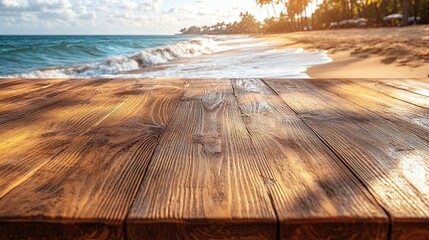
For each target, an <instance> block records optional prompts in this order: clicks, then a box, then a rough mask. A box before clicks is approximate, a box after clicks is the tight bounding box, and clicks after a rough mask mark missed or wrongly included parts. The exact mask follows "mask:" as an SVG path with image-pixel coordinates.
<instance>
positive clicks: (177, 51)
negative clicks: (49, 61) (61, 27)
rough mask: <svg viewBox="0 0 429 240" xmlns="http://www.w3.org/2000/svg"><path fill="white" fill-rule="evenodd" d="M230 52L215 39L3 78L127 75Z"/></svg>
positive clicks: (149, 49) (171, 45) (181, 43)
mask: <svg viewBox="0 0 429 240" xmlns="http://www.w3.org/2000/svg"><path fill="white" fill-rule="evenodd" d="M226 49H227V46H226V45H222V44H219V42H218V41H216V40H215V39H213V38H208V37H207V38H203V37H202V38H194V39H191V40H190V41H187V42H178V43H174V44H170V45H166V46H162V47H156V48H148V49H144V50H142V51H140V52H137V53H135V54H132V55H128V56H115V57H111V58H108V59H106V60H103V61H99V62H95V63H87V64H77V65H72V66H68V67H55V68H44V69H39V70H34V71H30V72H27V73H17V74H11V75H7V76H3V77H17V78H70V77H74V78H90V77H99V76H103V75H108V74H115V73H120V72H127V71H132V70H137V69H141V68H145V67H153V66H156V65H159V64H164V63H167V62H170V61H172V60H175V59H178V58H189V57H195V56H199V55H203V54H212V53H216V52H220V51H224V50H226Z"/></svg>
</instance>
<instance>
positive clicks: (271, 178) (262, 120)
mask: <svg viewBox="0 0 429 240" xmlns="http://www.w3.org/2000/svg"><path fill="white" fill-rule="evenodd" d="M234 89H235V90H236V96H237V98H238V101H239V103H240V109H241V112H242V116H243V119H244V121H245V123H246V127H247V129H248V131H249V133H250V136H251V138H252V140H253V141H254V145H255V146H256V147H257V148H258V149H260V150H261V151H262V152H263V153H264V155H265V156H266V160H265V162H261V172H262V174H263V175H262V176H264V181H265V182H266V183H267V184H266V185H267V188H268V192H269V194H270V196H272V199H273V204H274V208H275V209H276V212H277V215H278V218H279V222H280V239H347V238H352V237H353V236H357V235H359V236H361V237H362V238H363V239H386V237H387V236H386V235H387V234H386V233H387V228H388V219H387V216H386V215H385V213H384V212H383V210H382V209H381V208H380V207H379V206H378V204H376V203H375V200H374V199H373V198H372V197H371V196H370V194H369V193H368V192H367V190H366V189H365V188H364V187H362V186H361V185H360V184H359V183H358V180H357V179H356V178H355V177H354V176H353V174H352V173H351V172H350V171H349V170H348V169H347V168H346V167H344V165H343V164H342V163H341V161H340V160H339V159H338V158H337V157H336V156H335V155H334V154H332V153H331V152H330V151H329V149H328V148H327V147H326V146H324V144H323V143H322V141H320V140H319V139H318V138H317V136H316V135H315V134H314V133H313V132H312V131H311V129H310V128H309V127H308V126H307V125H305V124H304V123H303V122H302V121H301V120H300V119H299V118H298V117H297V115H296V114H295V113H294V112H293V111H292V110H291V109H290V108H289V107H287V106H286V105H285V104H284V103H283V101H282V100H281V98H280V97H279V96H278V95H277V94H275V92H274V91H272V90H271V89H270V88H269V87H268V86H267V85H265V83H263V82H262V81H261V80H237V81H234ZM345 206H347V207H345ZM314 219H317V221H314Z"/></svg>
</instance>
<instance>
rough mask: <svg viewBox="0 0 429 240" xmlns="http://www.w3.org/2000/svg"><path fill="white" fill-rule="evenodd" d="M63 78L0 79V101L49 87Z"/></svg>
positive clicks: (60, 81)
mask: <svg viewBox="0 0 429 240" xmlns="http://www.w3.org/2000/svg"><path fill="white" fill-rule="evenodd" d="M65 81H67V80H65V79H22V78H21V79H0V101H4V100H7V99H10V98H17V97H19V96H23V95H26V94H29V93H31V92H34V91H40V90H42V89H46V88H50V87H52V86H55V85H56V84H58V83H62V82H65Z"/></svg>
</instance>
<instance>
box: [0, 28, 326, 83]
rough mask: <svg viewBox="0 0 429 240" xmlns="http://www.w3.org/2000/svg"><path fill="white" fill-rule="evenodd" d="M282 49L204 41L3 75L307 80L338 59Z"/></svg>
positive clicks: (242, 41)
mask: <svg viewBox="0 0 429 240" xmlns="http://www.w3.org/2000/svg"><path fill="white" fill-rule="evenodd" d="M182 40H183V39H182ZM276 46H277V45H276V44H274V43H268V42H264V41H263V40H260V39H256V38H248V37H225V36H216V37H199V38H193V39H189V40H188V41H181V42H175V43H171V44H167V45H163V46H157V47H150V48H144V49H142V50H140V51H137V52H134V53H132V54H129V55H118V56H112V57H109V58H106V59H104V60H101V61H96V62H92V63H83V64H75V65H70V66H66V67H51V68H42V69H38V70H34V71H29V72H23V73H17V74H9V75H6V76H3V77H23V78H57V77H64V78H67V77H74V78H90V77H123V78H133V77H138V78H141V77H148V78H240V77H253V78H259V77H260V78H262V77H264V78H267V77H273V78H306V77H308V76H307V75H306V74H305V72H306V71H307V68H308V67H311V66H314V65H318V64H324V63H328V62H331V61H332V60H331V59H330V58H329V57H328V56H327V52H326V51H306V50H304V49H276ZM154 67H157V68H154Z"/></svg>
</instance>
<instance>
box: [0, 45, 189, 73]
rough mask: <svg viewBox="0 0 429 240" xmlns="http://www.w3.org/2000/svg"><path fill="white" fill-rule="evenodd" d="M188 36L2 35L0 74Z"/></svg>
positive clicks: (91, 59)
mask: <svg viewBox="0 0 429 240" xmlns="http://www.w3.org/2000/svg"><path fill="white" fill-rule="evenodd" d="M188 40H189V37H187V36H0V76H2V75H9V74H17V73H26V72H31V71H34V70H39V69H46V68H53V67H54V68H57V67H66V66H72V65H76V64H85V63H94V62H98V61H103V60H106V59H109V58H111V57H114V56H127V55H132V54H134V53H136V52H139V51H142V50H144V49H147V48H155V47H159V46H165V45H169V44H173V43H177V42H183V41H188Z"/></svg>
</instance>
